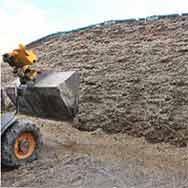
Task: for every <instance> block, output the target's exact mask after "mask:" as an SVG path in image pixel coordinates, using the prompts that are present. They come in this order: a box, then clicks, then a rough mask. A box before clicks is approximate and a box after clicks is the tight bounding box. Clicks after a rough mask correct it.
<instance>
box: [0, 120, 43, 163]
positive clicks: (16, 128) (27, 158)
mask: <svg viewBox="0 0 188 188" xmlns="http://www.w3.org/2000/svg"><path fill="white" fill-rule="evenodd" d="M42 146H43V141H42V136H41V134H40V130H39V128H37V127H36V126H35V124H33V123H32V122H30V121H24V120H17V121H16V122H15V123H14V124H13V125H12V126H11V127H9V128H8V129H7V130H6V132H5V133H4V134H3V135H2V137H1V162H2V165H4V166H9V167H17V166H20V165H24V164H26V163H28V162H32V161H34V160H36V159H37V158H38V157H39V155H40V152H41V149H42Z"/></svg>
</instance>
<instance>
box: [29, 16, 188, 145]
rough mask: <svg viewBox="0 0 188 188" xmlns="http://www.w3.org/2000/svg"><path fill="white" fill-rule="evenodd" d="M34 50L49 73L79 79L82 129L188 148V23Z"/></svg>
mask: <svg viewBox="0 0 188 188" xmlns="http://www.w3.org/2000/svg"><path fill="white" fill-rule="evenodd" d="M31 48H33V49H34V50H35V52H37V54H38V56H39V63H38V67H40V68H42V69H44V70H54V71H61V70H63V71H66V70H78V71H79V72H80V74H81V86H80V89H81V92H80V113H79V123H77V124H76V125H75V126H76V127H77V128H79V129H80V130H95V129H97V128H103V129H104V130H105V131H107V132H112V133H115V132H126V133H129V134H131V135H136V136H145V137H146V138H147V139H148V140H150V141H152V142H161V141H165V142H171V143H176V144H180V145H185V144H186V143H188V17H178V18H175V19H162V20H155V21H147V22H144V21H137V22H133V23H130V24H123V23H122V24H113V25H111V26H107V27H100V28H95V29H88V30H85V31H80V32H75V33H72V34H69V35H67V36H66V37H54V38H52V39H49V40H48V41H45V42H40V43H35V44H33V46H31Z"/></svg>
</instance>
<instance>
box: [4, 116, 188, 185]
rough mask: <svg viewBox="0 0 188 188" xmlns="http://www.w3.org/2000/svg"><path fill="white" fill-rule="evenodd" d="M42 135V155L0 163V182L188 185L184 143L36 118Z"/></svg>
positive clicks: (186, 152) (12, 183)
mask: <svg viewBox="0 0 188 188" xmlns="http://www.w3.org/2000/svg"><path fill="white" fill-rule="evenodd" d="M30 119H32V120H33V121H35V122H36V123H37V124H38V125H40V128H41V131H42V134H43V135H44V142H45V145H44V150H43V153H42V154H41V159H40V160H37V161H35V162H34V163H31V164H28V165H27V166H24V167H20V168H19V169H14V170H12V169H7V168H5V167H4V168H2V177H1V183H2V186H3V187H10V186H11V187H66V188H67V187H80V188H81V187H87V188H88V187H91V188H92V187H93V188H95V187H102V188H109V187H111V188H113V187H118V188H119V187H120V188H126V187H127V188H130V187H134V188H147V187H148V188H151V187H152V188H155V187H156V188H172V187H174V188H175V187H176V188H186V187H187V186H188V179H187V177H188V148H176V147H175V146H172V145H168V144H148V143H147V142H146V141H145V140H144V139H143V138H133V137H131V136H126V135H125V134H121V133H118V134H112V135H107V134H106V133H104V132H103V131H102V130H101V129H100V130H97V131H93V132H82V131H79V130H77V129H75V128H73V127H71V125H70V124H65V123H64V124H63V123H61V122H54V121H44V120H35V119H33V118H30Z"/></svg>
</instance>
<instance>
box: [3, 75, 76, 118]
mask: <svg viewBox="0 0 188 188" xmlns="http://www.w3.org/2000/svg"><path fill="white" fill-rule="evenodd" d="M16 85H17V86H18V85H19V83H18V80H17V81H15V82H14V83H13V85H11V86H9V87H7V88H6V93H7V95H8V96H9V98H10V99H11V101H12V102H13V103H14V104H16V89H15V88H16ZM79 85H80V77H79V73H77V72H74V71H73V72H46V73H42V74H41V75H40V76H39V77H38V78H37V80H36V82H35V83H34V84H31V85H27V86H26V87H24V86H22V87H19V90H20V89H21V90H22V92H21V93H22V95H21V96H20V97H19V101H18V103H19V112H20V113H25V114H29V115H32V116H38V117H41V118H48V119H55V120H73V119H74V117H75V116H76V114H77V113H78V99H79Z"/></svg>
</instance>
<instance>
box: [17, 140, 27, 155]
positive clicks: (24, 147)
mask: <svg viewBox="0 0 188 188" xmlns="http://www.w3.org/2000/svg"><path fill="white" fill-rule="evenodd" d="M19 150H20V151H21V152H23V153H27V152H28V150H29V142H28V141H27V140H22V141H21V142H20V143H19Z"/></svg>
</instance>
